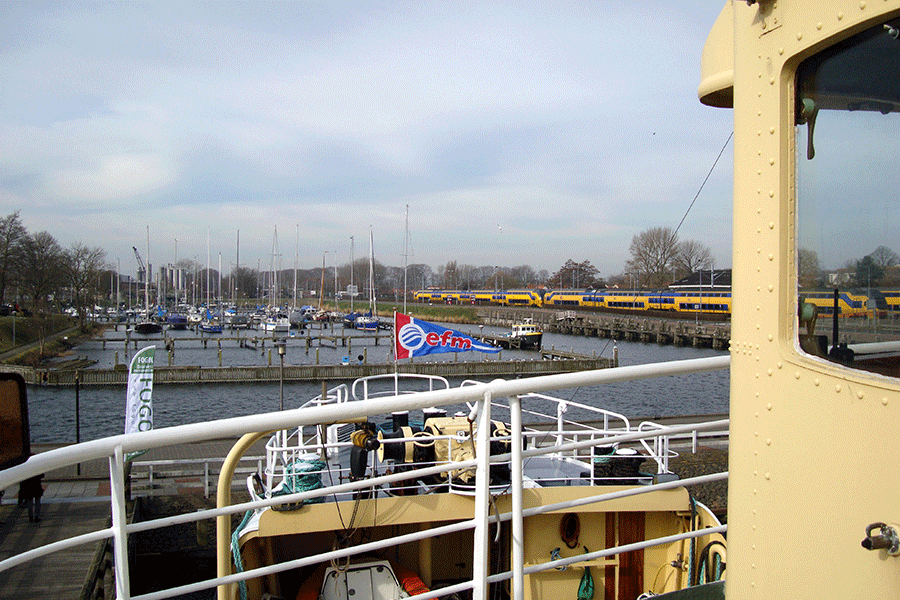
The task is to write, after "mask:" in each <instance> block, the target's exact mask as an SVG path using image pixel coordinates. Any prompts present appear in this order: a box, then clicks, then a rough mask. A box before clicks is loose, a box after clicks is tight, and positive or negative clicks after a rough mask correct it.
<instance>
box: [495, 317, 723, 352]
mask: <svg viewBox="0 0 900 600" xmlns="http://www.w3.org/2000/svg"><path fill="white" fill-rule="evenodd" d="M478 316H479V317H480V318H481V320H482V321H483V322H484V323H485V324H487V325H495V326H498V327H509V326H511V325H512V324H513V323H516V322H518V321H521V320H522V319H523V318H530V319H533V320H534V323H536V324H537V325H538V326H539V327H540V328H541V330H542V331H544V332H545V333H546V332H550V333H563V334H568V335H583V336H591V337H599V338H608V339H615V340H627V341H635V342H647V343H655V344H660V345H673V346H693V347H695V348H713V349H715V350H727V349H728V345H729V341H730V340H731V323H729V322H719V321H705V320H704V321H695V320H692V319H667V318H657V317H640V316H632V315H620V314H607V313H599V312H588V311H574V310H547V309H511V308H507V309H496V308H492V309H485V310H479V311H478Z"/></svg>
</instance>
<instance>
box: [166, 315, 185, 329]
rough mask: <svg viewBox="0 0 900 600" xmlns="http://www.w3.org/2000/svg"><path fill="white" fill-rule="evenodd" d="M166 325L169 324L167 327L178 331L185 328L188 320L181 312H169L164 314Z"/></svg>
mask: <svg viewBox="0 0 900 600" xmlns="http://www.w3.org/2000/svg"><path fill="white" fill-rule="evenodd" d="M166 325H168V326H169V329H174V330H176V331H180V330H183V329H187V325H188V320H187V317H186V316H185V315H183V314H181V313H169V314H168V315H167V316H166Z"/></svg>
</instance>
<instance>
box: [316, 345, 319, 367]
mask: <svg viewBox="0 0 900 600" xmlns="http://www.w3.org/2000/svg"><path fill="white" fill-rule="evenodd" d="M316 364H319V349H318V348H316Z"/></svg>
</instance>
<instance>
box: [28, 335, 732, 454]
mask: <svg viewBox="0 0 900 600" xmlns="http://www.w3.org/2000/svg"><path fill="white" fill-rule="evenodd" d="M458 329H460V330H462V331H467V332H471V333H477V332H478V331H479V330H478V328H477V327H476V326H471V325H469V326H467V325H463V326H459V327H458ZM341 331H342V330H340V329H339V328H338V327H335V333H340V332H341ZM484 331H485V332H504V331H505V330H502V329H498V328H492V327H485V328H484ZM329 332H330V329H329V330H327V331H326V333H329ZM312 333H313V335H316V334H317V333H318V331H316V330H314V331H313V332H312ZM253 334H254V332H252V331H251V332H246V331H245V332H242V333H241V335H242V336H245V337H246V336H250V337H252V335H253ZM169 335H170V336H171V337H174V338H176V343H175V354H174V357H173V364H174V365H176V366H179V365H180V366H187V365H198V364H200V365H204V366H218V364H219V358H218V350H219V347H218V344H217V343H216V341H215V340H216V339H217V338H216V337H215V336H210V338H209V339H210V342H209V343H208V348H206V349H203V348H202V345H201V344H200V343H199V342H191V341H181V342H179V341H178V338H186V337H197V334H196V333H194V332H192V331H183V332H178V331H176V332H170V333H169ZM232 335H233V334H232V333H226V336H229V337H230V336H232ZM106 337H107V338H108V339H114V338H122V337H124V331H122V330H121V329H120V331H119V332H115V331H108V332H107V333H106ZM155 343H156V345H157V351H156V365H157V366H165V365H167V364H169V356H168V354H167V353H166V352H165V350H164V349H163V348H162V347H161V344H160V343H159V342H155ZM145 345H149V343H140V342H139V347H143V346H145ZM550 346H554V347H556V348H557V349H565V350H574V351H575V352H580V353H584V354H592V353H595V354H597V355H598V356H606V357H612V353H613V342H612V341H611V340H603V339H598V338H588V337H580V336H569V335H561V334H550V333H546V334H544V347H550ZM615 346H617V347H618V350H619V364H621V365H623V366H624V365H636V364H646V363H653V362H663V361H672V360H685V359H690V358H700V357H705V356H718V355H723V354H725V353H724V352H720V351H715V350H708V349H696V348H676V347H674V346H658V345H656V344H643V343H639V342H623V341H619V342H615ZM270 349H271V343H270V344H269V345H267V347H266V348H265V349H264V350H263V349H258V350H250V349H247V348H240V347H239V345H238V344H237V343H236V342H234V341H227V342H224V341H223V342H222V343H221V352H222V364H223V365H226V366H228V365H235V366H237V365H265V364H269V351H270ZM316 350H317V346H316V345H315V344H313V346H312V348H309V349H307V347H306V340H305V339H304V337H301V336H298V337H295V338H292V339H291V340H289V342H288V346H287V353H286V355H285V364H286V365H289V364H315V363H316ZM389 351H390V345H389V344H388V343H387V340H382V341H381V343H380V344H379V345H378V346H374V345H373V344H372V343H371V342H369V343H368V344H365V345H362V344H357V345H355V346H353V347H352V348H350V349H348V348H338V349H333V348H328V347H325V346H323V347H321V348H318V360H319V362H320V364H335V363H339V362H341V360H342V359H343V358H344V357H348V358H350V360H353V361H355V360H356V358H357V356H359V355H360V354H363V355H365V356H367V359H368V361H369V362H387V361H389V360H390V355H389ZM117 352H118V361H119V362H120V363H126V362H127V361H128V357H126V351H125V348H124V344H123V343H121V342H119V343H112V342H108V343H107V345H106V349H104V348H103V343H102V342H101V341H99V340H93V341H90V342H86V343H85V344H83V345H82V346H79V347H77V348H76V349H75V350H74V353H75V354H76V355H78V356H81V357H87V358H90V359H93V360H97V361H98V363H97V365H96V368H110V367H112V366H113V365H114V364H115V362H116V353H117ZM129 352H130V354H133V353H134V345H133V344H132V346H131V347H130V348H129ZM130 354H129V356H130ZM459 356H460V358H459V360H494V357H493V356H490V355H484V354H480V353H466V354H460V355H459ZM535 356H536V355H535V354H534V353H532V352H523V351H504V352H503V353H502V358H503V359H529V360H530V359H533V358H534V357H535ZM67 358H71V357H67ZM433 358H434V360H443V361H452V360H453V355H452V354H444V355H437V356H436V357H433ZM271 360H272V364H274V365H277V364H278V356H277V354H275V353H274V352H273V353H272V358H271ZM347 383H350V382H347ZM452 383H454V384H458V382H452ZM336 385H338V382H333V383H329V388H332V387H334V386H336ZM728 386H729V376H728V371H727V370H725V371H716V372H712V373H704V374H699V375H691V376H680V377H664V378H657V379H649V380H644V381H634V382H628V383H621V384H607V385H603V386H594V387H586V388H578V389H571V390H561V391H560V392H559V393H557V394H556V395H557V396H559V397H562V398H566V399H571V400H575V401H577V402H581V403H583V404H588V405H591V406H597V407H602V408H606V409H610V410H614V411H617V412H621V413H623V414H625V415H627V416H629V417H637V416H641V417H652V416H658V415H695V414H698V415H699V414H711V413H725V412H728ZM320 391H321V384H318V383H285V385H284V405H285V407H286V408H291V407H295V406H298V405H300V404H302V403H303V402H305V401H306V400H308V399H309V398H311V397H313V396H315V395H317V394H319V392H320ZM280 402H281V397H280V394H279V385H278V384H277V383H273V384H259V383H251V384H239V385H234V384H201V385H198V384H192V385H158V386H156V387H155V388H154V390H153V408H154V424H155V427H157V428H160V427H168V426H173V425H181V424H185V423H194V422H201V421H208V420H214V419H221V418H225V417H233V416H243V415H249V414H255V413H263V412H270V411H275V410H278V409H279V406H280ZM28 404H29V417H30V421H31V437H32V441H34V442H36V443H41V442H54V443H56V442H74V441H75V435H76V434H75V422H76V416H75V388H74V387H67V388H42V387H29V389H28ZM79 404H80V418H79V421H80V425H81V441H88V440H92V439H97V438H101V437H105V436H109V435H117V434H119V433H122V431H123V428H124V423H125V387H124V386H100V387H97V386H82V387H81V389H80V393H79ZM498 417H499V415H498ZM567 417H568V418H574V419H577V418H578V417H579V415H578V413H569V414H567Z"/></svg>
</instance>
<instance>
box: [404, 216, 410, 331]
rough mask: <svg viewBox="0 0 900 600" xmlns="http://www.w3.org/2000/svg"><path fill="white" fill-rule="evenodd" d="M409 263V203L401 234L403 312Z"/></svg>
mask: <svg viewBox="0 0 900 600" xmlns="http://www.w3.org/2000/svg"><path fill="white" fill-rule="evenodd" d="M408 263H409V204H407V205H406V227H405V233H404V235H403V312H404V314H405V313H406V271H407V266H408Z"/></svg>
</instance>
